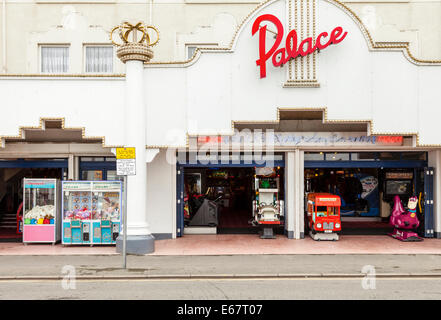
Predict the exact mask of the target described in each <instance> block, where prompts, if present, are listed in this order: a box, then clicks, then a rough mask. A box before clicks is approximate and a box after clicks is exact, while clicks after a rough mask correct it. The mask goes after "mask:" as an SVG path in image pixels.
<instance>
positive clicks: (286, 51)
mask: <svg viewBox="0 0 441 320" xmlns="http://www.w3.org/2000/svg"><path fill="white" fill-rule="evenodd" d="M262 21H269V22H272V23H273V24H274V25H275V26H276V28H277V37H276V41H275V42H274V44H273V46H272V47H271V49H269V51H268V52H267V51H266V31H267V26H262V27H260V23H261V22H262ZM257 31H259V60H257V61H256V64H257V65H258V66H259V67H260V77H261V78H265V77H266V62H267V61H268V60H269V59H270V58H272V59H271V60H272V62H273V65H274V66H275V67H278V66H281V65H284V64H285V63H287V62H288V61H289V60H290V59H294V58H296V57H297V56H299V55H300V56H302V57H304V56H306V55H308V54H311V53H313V52H314V51H316V50H323V49H325V48H326V47H328V46H329V45H331V44H337V43H340V42H342V41H343V39H344V38H346V35H347V34H348V33H347V32H346V31H345V32H343V28H342V27H335V28H334V29H333V30H332V31H331V33H330V34H328V33H327V32H322V33H320V34H319V35H318V36H317V38H316V39H315V46H314V45H313V39H312V38H311V37H308V38H306V39H304V40H302V41H301V42H300V44H299V45H297V43H298V39H297V31H296V30H291V31H290V32H289V33H288V35H287V36H286V40H285V48H279V45H280V43H281V42H282V39H283V32H284V30H283V25H282V23H281V22H280V20H279V19H278V18H277V17H276V16H274V15H272V14H264V15H261V16H259V17H258V18H257V19H256V21H254V23H253V27H252V29H251V35H252V36H253V35H254V34H255V33H256V32H257ZM327 37H329V38H328V40H327V41H326V42H325V38H327ZM279 54H281V58H280V59H277V57H278V56H279Z"/></svg>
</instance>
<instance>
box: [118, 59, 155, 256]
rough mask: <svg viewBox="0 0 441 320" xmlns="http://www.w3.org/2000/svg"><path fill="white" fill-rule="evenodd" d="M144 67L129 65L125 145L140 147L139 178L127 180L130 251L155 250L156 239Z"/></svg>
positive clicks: (130, 63)
mask: <svg viewBox="0 0 441 320" xmlns="http://www.w3.org/2000/svg"><path fill="white" fill-rule="evenodd" d="M143 75H144V64H143V62H142V61H139V60H129V61H127V62H126V97H125V146H127V147H135V148H136V175H134V176H128V180H127V239H128V243H127V252H128V253H148V252H152V251H153V250H154V245H153V243H154V238H153V237H152V235H151V232H150V229H149V225H148V222H147V210H146V209H147V197H146V195H147V163H146V149H145V146H146V108H145V105H144V87H143V78H144V76H143Z"/></svg>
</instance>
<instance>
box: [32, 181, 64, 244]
mask: <svg viewBox="0 0 441 320" xmlns="http://www.w3.org/2000/svg"><path fill="white" fill-rule="evenodd" d="M59 189H60V181H59V180H58V179H29V178H24V179H23V195H24V196H23V243H24V244H25V245H26V244H28V243H52V244H55V243H56V242H57V241H60V233H61V232H60V200H59V196H58V191H59Z"/></svg>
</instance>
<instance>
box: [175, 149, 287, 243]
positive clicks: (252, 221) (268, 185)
mask: <svg viewBox="0 0 441 320" xmlns="http://www.w3.org/2000/svg"><path fill="white" fill-rule="evenodd" d="M238 157H239V158H240V160H239V159H238V160H237V161H233V160H228V161H220V160H219V162H215V161H216V159H212V160H213V161H214V163H213V161H210V162H205V163H203V162H202V161H196V162H193V163H190V161H188V162H186V163H179V165H178V167H177V182H178V183H177V189H178V190H177V191H178V192H177V196H178V199H177V222H178V223H177V226H178V228H177V229H178V230H177V235H178V236H182V235H183V234H201V233H202V234H257V233H259V231H261V230H260V228H259V223H260V222H258V221H256V219H257V215H255V214H254V211H255V210H254V209H255V208H257V206H258V204H257V203H260V205H261V208H263V209H264V210H266V211H265V212H266V214H267V215H268V213H271V212H273V213H274V212H275V213H276V215H277V219H276V220H277V221H273V219H270V220H271V223H273V222H274V225H273V226H272V228H273V231H274V232H275V233H277V234H283V232H284V216H283V215H284V204H283V201H284V197H285V181H284V160H283V154H280V155H274V156H273V157H274V159H271V161H268V162H265V163H260V162H259V163H258V162H255V161H246V160H244V158H243V155H240V156H239V155H238ZM259 200H260V202H259ZM277 204H281V205H280V206H279V207H277ZM260 218H262V219H263V217H262V215H259V219H260ZM276 222H277V223H276ZM268 223H270V222H268Z"/></svg>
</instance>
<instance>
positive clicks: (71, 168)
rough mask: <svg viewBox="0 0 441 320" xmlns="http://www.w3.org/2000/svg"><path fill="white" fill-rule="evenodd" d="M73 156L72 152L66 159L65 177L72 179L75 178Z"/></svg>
mask: <svg viewBox="0 0 441 320" xmlns="http://www.w3.org/2000/svg"><path fill="white" fill-rule="evenodd" d="M74 159H75V157H74V155H73V154H70V155H69V158H68V159H67V179H69V180H74V179H75V161H74Z"/></svg>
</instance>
